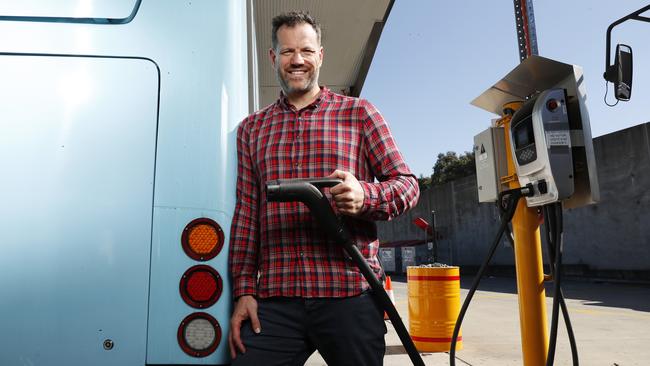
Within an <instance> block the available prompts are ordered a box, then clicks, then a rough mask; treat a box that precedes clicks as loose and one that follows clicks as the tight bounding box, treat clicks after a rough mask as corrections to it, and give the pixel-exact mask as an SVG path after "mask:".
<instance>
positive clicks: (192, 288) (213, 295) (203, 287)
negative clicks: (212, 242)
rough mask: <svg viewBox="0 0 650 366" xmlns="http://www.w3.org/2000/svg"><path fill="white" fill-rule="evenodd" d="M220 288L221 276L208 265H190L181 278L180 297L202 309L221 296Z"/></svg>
mask: <svg viewBox="0 0 650 366" xmlns="http://www.w3.org/2000/svg"><path fill="white" fill-rule="evenodd" d="M222 290H223V281H222V280H221V276H219V273H217V271H216V270H215V269H214V268H212V267H210V266H206V265H197V266H194V267H191V268H190V269H188V270H187V271H185V273H184V274H183V277H182V278H181V283H180V292H181V297H182V298H183V300H184V301H185V302H186V303H187V304H188V305H189V306H192V307H194V308H198V309H203V308H207V307H209V306H212V305H213V304H214V303H215V302H217V300H218V299H219V296H221V291H222Z"/></svg>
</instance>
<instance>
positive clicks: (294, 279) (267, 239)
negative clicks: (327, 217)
mask: <svg viewBox="0 0 650 366" xmlns="http://www.w3.org/2000/svg"><path fill="white" fill-rule="evenodd" d="M272 37H273V46H272V48H271V49H270V50H269V55H270V59H271V62H272V64H273V67H274V69H275V71H276V74H277V77H278V81H279V83H280V86H281V88H282V92H281V94H280V98H279V99H278V100H277V101H276V102H275V103H274V104H271V105H269V106H267V107H265V108H263V109H262V110H260V111H258V112H256V113H254V114H253V115H251V116H249V117H247V118H246V119H245V120H244V121H243V122H242V123H241V125H240V126H239V129H238V133H237V150H238V158H239V161H238V176H237V206H236V208H235V214H234V217H233V222H232V227H231V234H230V243H231V247H230V256H229V262H230V271H231V274H232V281H233V297H234V299H235V301H236V303H235V309H234V311H233V315H232V318H231V332H230V334H229V337H228V341H229V346H230V351H231V355H232V357H233V365H302V364H304V362H305V361H306V360H307V358H308V357H309V355H311V354H312V353H313V352H314V350H316V349H318V350H319V352H320V353H321V355H322V356H323V358H324V359H325V360H326V362H327V363H328V364H330V365H381V364H382V360H383V356H384V350H385V343H384V334H385V333H386V326H385V324H384V321H383V311H382V310H381V309H380V308H379V307H378V305H377V304H376V303H375V301H374V299H373V297H372V294H371V293H370V292H369V286H368V284H367V282H366V281H365V279H364V278H363V276H362V274H361V273H360V271H359V270H358V269H357V268H356V266H355V265H354V263H353V262H352V261H351V260H350V259H349V257H347V255H346V253H345V252H344V251H343V250H342V248H341V247H340V246H338V245H336V243H332V242H329V241H328V238H327V233H325V232H323V231H322V230H321V229H320V228H319V226H318V222H315V221H314V219H313V218H312V216H311V215H310V213H309V210H308V209H307V208H306V207H305V206H304V205H303V204H301V203H276V202H273V203H269V202H267V201H266V197H265V192H264V187H265V183H266V181H269V180H273V179H289V178H314V177H325V176H330V177H332V178H339V179H341V180H342V183H340V184H338V185H336V186H334V187H332V188H331V189H330V190H329V193H327V192H326V194H327V195H328V197H329V198H330V199H331V200H332V202H333V206H334V207H336V210H337V211H338V213H339V214H341V215H344V216H345V217H346V221H347V225H348V228H349V229H350V231H351V234H352V235H353V237H354V240H355V243H356V244H357V246H358V247H359V249H360V250H361V253H362V254H363V255H364V256H365V257H366V259H367V260H368V262H369V265H370V266H371V268H373V270H374V271H375V272H376V274H377V276H380V275H381V267H380V265H379V261H378V259H377V252H378V246H379V242H378V240H377V233H376V226H375V224H374V222H373V221H372V220H379V219H383V220H388V219H391V218H393V217H395V216H397V215H399V214H401V213H402V212H404V211H405V210H407V209H409V208H411V207H413V206H414V205H415V204H416V203H417V199H418V195H419V190H418V185H417V180H416V179H415V177H414V176H413V174H412V173H411V171H410V170H409V168H408V167H407V166H406V164H405V163H404V161H403V158H402V156H401V154H400V153H399V151H398V150H397V146H396V144H395V141H394V140H393V137H392V136H391V134H390V131H389V129H388V127H387V125H386V123H385V122H384V120H383V118H382V117H381V115H380V114H379V112H378V111H377V110H376V109H375V108H374V106H373V105H371V104H370V103H369V102H367V101H365V100H361V99H357V98H352V97H346V96H342V95H338V94H335V93H332V92H331V91H330V90H328V89H327V88H325V87H319V85H318V72H319V69H320V67H321V65H322V62H323V48H322V47H321V44H320V26H319V25H318V23H316V21H315V20H314V19H313V18H312V17H311V16H309V15H308V14H306V13H302V12H291V13H287V14H282V15H279V16H277V17H275V18H274V19H273V33H272ZM375 177H376V178H378V179H379V180H380V182H378V183H377V182H375Z"/></svg>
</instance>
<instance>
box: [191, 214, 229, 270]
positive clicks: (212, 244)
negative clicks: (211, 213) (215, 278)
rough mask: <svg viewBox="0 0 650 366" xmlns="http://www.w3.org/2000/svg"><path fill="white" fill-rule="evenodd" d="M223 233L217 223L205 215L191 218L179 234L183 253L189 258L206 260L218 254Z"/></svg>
mask: <svg viewBox="0 0 650 366" xmlns="http://www.w3.org/2000/svg"><path fill="white" fill-rule="evenodd" d="M223 241H224V235H223V230H221V227H220V226H219V224H217V223H216V222H214V221H213V220H211V219H208V218H206V217H202V218H198V219H195V220H192V222H190V223H189V224H187V226H185V229H184V230H183V235H182V236H181V244H182V246H183V250H184V251H185V254H187V255H188V256H189V257H190V258H192V259H195V260H199V261H207V260H210V259H212V258H214V257H216V256H217V254H219V252H220V251H221V248H222V247H223Z"/></svg>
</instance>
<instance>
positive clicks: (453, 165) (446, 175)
mask: <svg viewBox="0 0 650 366" xmlns="http://www.w3.org/2000/svg"><path fill="white" fill-rule="evenodd" d="M475 173H476V164H475V162H474V153H473V152H469V151H466V152H465V154H463V155H461V156H458V155H457V154H456V153H455V152H453V151H447V153H446V154H442V153H440V154H438V160H437V161H436V164H435V165H434V166H433V175H431V184H432V185H440V184H445V183H447V182H450V181H452V180H456V179H458V178H463V177H467V176H469V175H472V174H475Z"/></svg>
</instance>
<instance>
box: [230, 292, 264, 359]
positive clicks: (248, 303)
mask: <svg viewBox="0 0 650 366" xmlns="http://www.w3.org/2000/svg"><path fill="white" fill-rule="evenodd" d="M247 319H250V320H251V327H252V328H253V332H255V333H260V332H261V331H262V327H261V326H260V320H259V319H258V318H257V300H256V299H255V297H253V296H251V295H244V296H242V297H240V298H239V299H237V302H236V303H235V310H233V312H232V317H230V333H228V345H229V346H230V356H231V357H232V358H235V357H237V351H239V352H241V353H244V352H246V347H244V343H242V341H241V325H242V322H244V321H245V320H247Z"/></svg>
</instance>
